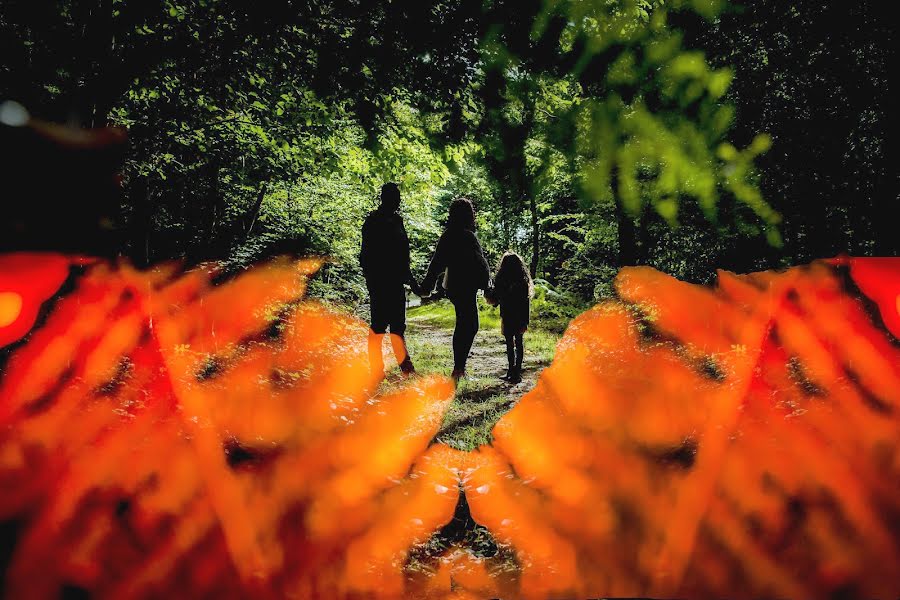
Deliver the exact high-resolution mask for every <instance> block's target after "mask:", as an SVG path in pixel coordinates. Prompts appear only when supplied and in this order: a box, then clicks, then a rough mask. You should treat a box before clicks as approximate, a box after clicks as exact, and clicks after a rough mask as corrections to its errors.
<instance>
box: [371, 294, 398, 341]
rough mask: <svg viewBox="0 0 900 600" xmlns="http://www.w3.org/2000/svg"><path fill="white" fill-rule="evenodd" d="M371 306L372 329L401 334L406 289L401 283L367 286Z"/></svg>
mask: <svg viewBox="0 0 900 600" xmlns="http://www.w3.org/2000/svg"><path fill="white" fill-rule="evenodd" d="M367 287H368V288H369V303H370V305H371V308H372V322H371V326H372V331H374V332H375V333H386V332H387V330H388V328H390V330H391V333H396V334H397V335H403V334H404V333H405V332H406V290H405V289H404V288H403V284H402V283H392V284H388V285H384V284H382V285H378V286H372V285H371V284H370V285H368V286H367Z"/></svg>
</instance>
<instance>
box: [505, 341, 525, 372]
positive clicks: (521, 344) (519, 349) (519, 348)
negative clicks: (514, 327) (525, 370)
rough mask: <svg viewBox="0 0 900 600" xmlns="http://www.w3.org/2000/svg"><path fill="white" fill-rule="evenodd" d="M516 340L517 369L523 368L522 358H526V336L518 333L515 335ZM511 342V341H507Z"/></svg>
mask: <svg viewBox="0 0 900 600" xmlns="http://www.w3.org/2000/svg"><path fill="white" fill-rule="evenodd" d="M515 338H516V339H515V342H516V370H517V371H521V370H522V360H523V359H524V358H525V336H524V335H523V334H521V333H517V334H516V336H515ZM507 344H509V342H507Z"/></svg>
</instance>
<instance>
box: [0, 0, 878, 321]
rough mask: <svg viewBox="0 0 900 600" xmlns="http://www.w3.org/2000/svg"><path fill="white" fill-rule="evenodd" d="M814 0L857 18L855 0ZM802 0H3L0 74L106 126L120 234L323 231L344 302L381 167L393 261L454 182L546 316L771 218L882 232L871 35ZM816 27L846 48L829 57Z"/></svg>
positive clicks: (11, 91) (441, 212)
mask: <svg viewBox="0 0 900 600" xmlns="http://www.w3.org/2000/svg"><path fill="white" fill-rule="evenodd" d="M798 6H799V5H798ZM772 11H775V12H776V13H777V14H778V15H779V17H778V18H777V19H770V18H768V16H767V15H768V14H769V13H770V12H772ZM841 11H843V12H841ZM824 13H825V14H831V13H835V14H837V16H838V17H840V18H841V19H843V18H844V17H846V19H848V22H852V23H854V24H855V27H856V28H857V29H858V30H860V31H863V30H869V29H873V28H876V26H875V24H874V20H875V19H876V17H877V11H874V10H873V9H871V8H869V7H868V5H865V6H860V7H850V6H846V7H829V8H828V9H827V10H825V11H824ZM845 13H846V14H845ZM743 14H750V15H752V18H749V19H745V18H744V17H742V16H741V15H743ZM818 15H819V11H818V7H813V6H807V7H805V8H803V7H799V8H798V7H797V6H794V5H793V4H791V5H782V4H778V3H777V2H774V0H761V2H760V3H757V4H755V5H752V6H750V7H748V9H747V11H746V12H739V11H738V10H736V9H735V8H734V7H733V6H732V5H729V4H727V3H725V2H724V1H719V0H668V1H666V2H663V1H662V0H544V1H543V2H538V3H524V4H523V3H521V2H518V1H517V0H516V1H514V0H494V1H492V2H489V3H480V2H474V3H473V2H453V1H451V0H435V1H433V2H411V1H409V2H406V1H396V0H395V1H394V2H386V3H359V2H357V1H355V0H354V1H351V0H322V1H319V2H311V3H299V4H295V3H279V2H271V3H267V2H258V3H251V4H247V3H245V2H240V1H239V0H141V1H138V0H86V1H85V2H77V3H66V2H59V3H54V2H50V3H27V2H21V1H19V0H16V1H13V2H10V3H9V6H8V7H7V6H4V11H2V13H0V34H2V39H3V47H2V49H3V50H4V51H5V52H4V60H3V61H2V62H0V94H2V96H3V97H11V98H13V99H16V100H19V101H21V102H22V103H24V104H25V105H26V106H28V107H29V109H30V110H32V112H33V113H34V114H36V115H38V116H41V117H44V118H48V119H51V120H60V121H61V120H72V119H74V120H76V121H78V122H80V123H81V124H82V125H85V126H91V125H99V124H104V123H110V124H114V125H119V126H122V127H125V128H127V129H128V132H129V138H130V147H129V152H128V155H127V161H126V163H125V167H124V172H123V179H124V186H125V195H124V201H123V206H122V212H123V216H124V218H125V220H126V221H127V223H128V231H127V232H126V235H125V236H124V237H125V238H126V239H127V240H128V244H129V246H128V247H127V248H125V249H124V251H125V252H127V253H128V254H130V255H131V256H132V257H133V258H134V259H136V260H137V261H138V262H141V263H148V262H155V261H158V260H164V259H170V258H184V259H187V260H188V261H198V260H205V259H216V260H225V261H226V263H227V264H228V265H229V266H230V267H231V268H233V269H239V268H243V267H245V266H246V265H248V264H250V263H252V262H254V261H257V260H259V259H260V258H262V257H265V256H268V255H270V254H273V253H277V252H294V253H297V254H316V255H324V256H327V257H329V259H330V261H329V262H328V264H327V265H326V267H325V268H324V269H323V273H322V276H321V277H320V278H318V279H317V280H316V281H315V283H314V284H313V291H314V293H315V294H317V295H319V296H321V297H324V298H327V299H328V300H330V301H333V302H340V303H345V304H348V305H353V306H355V305H358V304H359V303H360V302H361V301H364V300H365V291H364V286H363V285H362V281H361V278H360V274H359V270H358V266H357V252H358V249H359V235H360V226H361V224H362V220H363V219H364V218H365V215H366V213H367V212H368V211H370V210H372V209H373V208H374V207H375V205H376V204H377V193H378V189H379V186H380V185H381V184H382V183H383V182H384V181H388V180H392V181H396V182H398V183H399V184H400V187H401V190H402V195H403V206H402V211H403V213H404V217H405V219H406V223H407V229H408V231H409V235H410V240H411V243H412V248H413V253H412V260H413V268H414V271H416V272H417V273H421V272H423V271H424V269H425V268H426V266H427V262H428V259H429V258H430V253H431V250H432V249H433V246H434V244H435V241H436V240H437V237H438V236H439V234H440V231H441V228H442V225H443V220H444V218H445V215H446V209H447V206H448V204H449V202H450V201H451V200H452V199H453V198H455V197H458V196H468V197H469V198H471V199H472V200H473V201H474V203H475V205H476V208H477V212H478V214H477V223H478V234H479V237H480V239H481V240H482V242H483V245H484V247H485V251H486V253H487V255H488V257H489V260H490V262H491V263H492V264H494V265H495V264H496V263H497V261H498V260H499V258H500V256H501V255H502V253H503V252H504V251H506V250H514V251H517V252H519V253H520V254H522V255H523V257H525V258H526V261H527V262H529V263H532V265H533V267H534V270H535V273H536V275H537V276H538V278H539V279H541V280H542V282H541V284H540V285H539V296H538V297H536V299H535V310H536V314H537V315H538V316H539V318H542V319H547V320H548V321H559V322H561V321H562V320H564V319H565V318H566V317H567V316H570V313H571V312H572V311H574V310H576V309H577V307H578V306H579V305H580V303H583V302H591V301H594V300H596V299H599V298H604V297H608V296H609V295H610V294H611V293H612V286H611V281H612V277H613V276H614V274H615V272H616V271H617V269H618V268H619V267H621V266H623V265H627V264H652V265H654V266H657V267H659V268H662V269H664V270H666V271H668V272H670V273H673V274H676V275H678V276H680V277H683V278H686V279H689V280H693V281H705V280H708V279H709V277H710V276H711V274H712V273H713V270H714V267H716V266H727V267H730V268H736V269H740V270H747V269H750V268H764V267H768V266H773V265H777V264H779V263H780V262H781V261H784V260H786V256H787V255H786V254H785V252H786V251H782V250H780V249H779V246H780V244H781V242H782V239H781V238H782V234H783V232H784V227H785V224H786V225H788V226H791V227H792V229H790V230H789V231H788V232H787V233H788V234H789V235H788V236H787V240H786V242H787V245H788V246H789V251H790V252H792V253H793V254H791V255H790V256H792V257H795V258H810V257H811V256H807V255H806V254H804V250H803V249H802V245H803V243H804V240H807V239H809V238H810V237H811V236H815V232H816V227H817V225H818V226H821V228H822V229H823V231H827V232H829V234H838V236H837V237H838V238H839V239H843V238H841V236H844V238H846V239H847V240H850V241H853V240H857V241H853V245H850V246H848V248H852V249H856V250H860V251H867V249H871V248H873V247H874V246H873V242H871V241H867V240H869V237H866V232H867V231H868V230H869V229H874V230H878V231H883V232H885V233H884V234H879V235H881V236H882V238H884V239H887V236H888V235H889V234H890V232H887V229H888V224H889V223H890V222H891V221H890V219H888V218H876V217H877V215H881V214H887V212H886V211H885V209H884V208H883V207H886V206H887V201H886V200H878V198H882V197H883V198H889V197H890V194H888V193H886V192H885V190H886V189H887V188H886V180H887V174H886V173H887V171H886V168H885V166H884V165H885V159H884V139H883V138H884V134H883V132H882V131H883V130H884V129H885V128H884V127H882V124H883V122H884V114H886V108H885V98H886V96H885V93H883V92H882V91H880V90H883V89H886V84H885V83H884V81H883V79H884V72H885V69H886V66H885V65H886V58H885V56H886V55H885V54H884V52H883V49H881V48H880V47H879V46H878V45H877V44H874V43H873V44H862V45H860V44H857V43H856V42H855V41H854V38H852V37H850V34H843V33H842V34H841V36H839V37H838V38H836V39H835V41H834V43H833V44H832V43H831V41H830V40H831V39H832V36H833V29H834V28H833V27H831V22H830V21H828V20H826V19H825V18H824V17H819V16H818ZM879 39H880V38H879ZM795 50H796V52H797V53H798V55H799V56H801V57H802V60H795V57H794V54H793V53H794V51H795ZM833 52H841V53H843V54H841V55H840V56H842V57H843V56H846V57H847V58H846V60H850V61H851V62H853V68H852V69H849V68H848V69H847V73H846V74H843V73H842V72H839V71H835V70H834V69H832V70H829V69H830V68H831V66H830V65H829V63H828V62H827V60H828V58H829V56H831V54H830V53H833ZM804 69H806V70H811V71H813V72H814V75H812V76H807V74H806V72H805V71H804ZM845 78H847V79H848V80H849V81H851V82H852V85H851V84H849V83H848V84H846V85H844V83H843V80H844V79H845ZM869 82H875V83H873V84H872V86H869V87H867V86H868V85H869ZM854 86H855V87H854ZM879 86H880V87H879ZM857 88H858V91H857ZM870 88H872V89H870ZM759 90H765V94H764V95H763V94H762V93H761V92H760V91H759ZM832 90H836V91H835V92H834V94H832ZM832 96H833V97H832ZM759 98H764V101H761V100H759ZM817 103H820V104H822V105H823V106H825V110H824V111H819V110H818V106H819V104H817ZM847 103H849V104H851V105H852V106H853V107H854V109H853V113H854V114H853V115H851V116H849V117H847V118H844V117H841V118H838V117H839V116H841V115H842V113H841V106H842V105H843V104H847ZM820 113H823V114H822V115H820ZM832 123H834V124H835V126H834V129H835V130H836V131H837V133H836V134H834V136H832V137H829V136H830V135H831V134H830V130H831V124H832ZM760 132H763V133H760ZM765 132H768V133H765ZM808 135H815V136H818V137H817V138H816V139H817V144H816V147H815V148H814V149H812V150H810V149H809V148H808V144H806V143H805V139H806V137H807V136H808ZM835 140H837V142H838V143H835ZM845 147H846V151H844V150H842V149H843V148H845ZM829 148H832V149H831V150H829ZM834 148H838V149H841V150H835V149H834ZM807 154H809V156H807ZM808 158H809V160H808ZM817 161H823V162H822V166H821V168H819V166H818V162H817ZM760 164H763V165H766V168H767V171H766V174H767V177H762V176H761V174H760V172H759V170H758V165H760ZM847 173H850V174H851V175H852V177H853V180H852V181H853V182H854V183H852V184H851V183H843V182H842V181H841V179H840V178H841V177H844V176H845V174H847ZM834 190H840V193H839V194H833V193H832V192H833V191H834ZM854 190H857V191H858V190H862V191H861V192H859V193H864V194H865V198H864V202H862V204H860V207H861V208H859V210H857V209H856V208H855V207H854V205H852V199H853V197H854V196H853V194H855V193H856V191H854ZM806 196H809V198H808V199H805V200H803V201H801V200H798V198H805V197H806ZM831 196H837V197H838V199H832V198H831ZM823 198H824V199H825V200H821V199H823ZM770 199H774V200H772V201H770ZM813 199H814V200H813ZM820 200H821V201H822V202H824V203H825V204H824V207H825V209H824V210H823V211H817V210H816V207H812V208H811V207H810V206H809V204H808V203H809V202H813V201H815V202H819V201H820ZM773 205H774V206H773ZM818 212H821V213H822V216H820V217H817V218H815V219H809V218H807V217H805V216H804V215H806V214H808V213H818ZM782 214H784V217H782ZM835 223H836V224H835ZM822 235H823V236H825V234H824V233H823V234H822ZM830 237H831V238H834V237H835V235H830ZM884 239H882V240H881V241H880V245H879V248H882V252H884V248H886V247H888V246H889V245H890V244H886V243H885V242H884ZM858 240H862V241H858ZM820 246H821V247H823V248H828V249H835V246H834V245H833V244H831V245H821V244H820ZM839 249H840V248H837V250H839ZM888 250H890V248H888Z"/></svg>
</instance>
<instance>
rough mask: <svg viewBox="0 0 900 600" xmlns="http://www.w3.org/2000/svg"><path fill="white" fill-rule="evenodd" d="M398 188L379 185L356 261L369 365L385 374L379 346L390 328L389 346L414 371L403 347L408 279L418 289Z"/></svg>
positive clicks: (406, 372)
mask: <svg viewBox="0 0 900 600" xmlns="http://www.w3.org/2000/svg"><path fill="white" fill-rule="evenodd" d="M399 208H400V188H399V187H397V184H396V183H385V184H384V185H383V186H381V205H380V206H379V207H378V208H377V209H376V210H374V211H372V212H371V213H369V216H368V217H366V220H365V223H363V228H362V248H361V249H360V253H359V264H360V266H361V267H362V272H363V276H364V277H365V278H366V288H367V289H368V291H369V305H370V307H371V313H372V320H371V329H370V331H369V365H370V366H371V369H372V372H373V373H374V374H377V375H378V376H379V377H383V376H384V359H383V358H382V355H381V346H382V342H383V339H384V334H385V333H386V332H387V330H388V329H390V332H391V346H392V347H393V349H394V355H395V356H396V357H397V362H398V363H399V364H400V371H401V373H403V374H404V375H405V376H408V375H411V374H412V373H414V372H415V369H414V368H413V363H412V359H410V357H409V352H408V351H407V349H406V340H405V338H404V333H405V332H406V290H405V289H404V287H403V285H404V284H406V283H409V284H411V285H412V286H413V291H415V290H417V289H418V286H417V285H416V284H415V281H414V280H413V277H412V272H411V271H410V268H409V238H408V237H407V235H406V228H405V227H404V226H403V217H401V216H400V214H399V213H398V212H397V210H398V209H399Z"/></svg>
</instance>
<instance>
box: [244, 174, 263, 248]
mask: <svg viewBox="0 0 900 600" xmlns="http://www.w3.org/2000/svg"><path fill="white" fill-rule="evenodd" d="M268 187H269V184H268V182H263V183H262V184H260V186H259V192H257V194H256V202H254V203H253V210H251V211H250V215H249V223H248V225H247V233H246V234H245V236H246V237H248V238H249V237H250V232H251V231H253V226H254V225H255V224H256V218H257V217H258V216H259V211H260V209H261V208H262V203H263V199H264V198H265V197H266V191H267V190H268Z"/></svg>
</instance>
